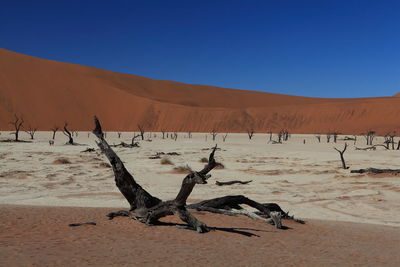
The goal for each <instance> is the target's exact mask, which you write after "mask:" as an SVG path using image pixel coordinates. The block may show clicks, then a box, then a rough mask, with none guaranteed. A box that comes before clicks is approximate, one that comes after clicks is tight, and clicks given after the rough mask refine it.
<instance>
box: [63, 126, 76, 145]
mask: <svg viewBox="0 0 400 267" xmlns="http://www.w3.org/2000/svg"><path fill="white" fill-rule="evenodd" d="M67 127H68V123H65V124H64V130H63V134H64V135H65V136H67V137H68V143H67V144H70V145H73V144H74V139H73V138H72V133H71V132H70V131H69V130H68V128H67Z"/></svg>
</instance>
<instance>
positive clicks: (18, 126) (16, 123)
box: [10, 114, 24, 142]
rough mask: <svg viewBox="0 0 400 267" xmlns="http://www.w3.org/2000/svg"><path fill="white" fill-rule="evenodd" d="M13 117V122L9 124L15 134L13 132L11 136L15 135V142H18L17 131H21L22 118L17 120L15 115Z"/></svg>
mask: <svg viewBox="0 0 400 267" xmlns="http://www.w3.org/2000/svg"><path fill="white" fill-rule="evenodd" d="M14 116H15V120H14V121H12V122H10V124H11V125H13V126H14V129H15V132H13V133H11V134H14V135H15V142H18V141H19V139H18V138H19V131H20V130H21V128H22V127H23V125H24V119H23V118H22V117H21V118H19V117H18V116H17V114H15V115H14Z"/></svg>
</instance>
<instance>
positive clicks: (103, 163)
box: [99, 162, 111, 168]
mask: <svg viewBox="0 0 400 267" xmlns="http://www.w3.org/2000/svg"><path fill="white" fill-rule="evenodd" d="M99 166H100V167H101V168H111V165H110V164H108V163H107V162H102V163H100V164H99Z"/></svg>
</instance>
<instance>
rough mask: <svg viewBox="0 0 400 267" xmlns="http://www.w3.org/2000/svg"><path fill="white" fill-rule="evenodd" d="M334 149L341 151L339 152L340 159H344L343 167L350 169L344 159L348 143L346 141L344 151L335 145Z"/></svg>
mask: <svg viewBox="0 0 400 267" xmlns="http://www.w3.org/2000/svg"><path fill="white" fill-rule="evenodd" d="M334 149H335V150H336V151H337V152H339V154H340V160H341V161H342V167H343V169H348V168H349V167H347V166H346V162H345V161H344V157H343V154H344V152H345V151H346V149H347V143H344V148H343V150H342V151H340V150H339V149H337V148H336V147H334Z"/></svg>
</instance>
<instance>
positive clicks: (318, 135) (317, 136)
mask: <svg viewBox="0 0 400 267" xmlns="http://www.w3.org/2000/svg"><path fill="white" fill-rule="evenodd" d="M315 138H317V140H318V143H321V135H320V134H316V135H315Z"/></svg>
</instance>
